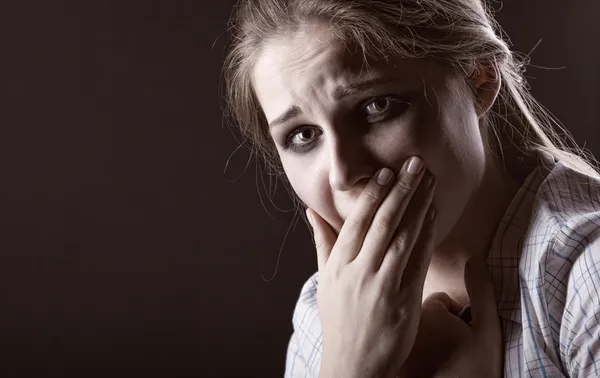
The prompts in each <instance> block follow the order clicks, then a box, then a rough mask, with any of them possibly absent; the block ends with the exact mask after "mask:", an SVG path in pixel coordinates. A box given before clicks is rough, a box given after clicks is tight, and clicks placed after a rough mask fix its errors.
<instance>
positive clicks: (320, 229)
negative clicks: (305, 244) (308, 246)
mask: <svg viewBox="0 0 600 378" xmlns="http://www.w3.org/2000/svg"><path fill="white" fill-rule="evenodd" d="M306 217H307V218H308V221H309V222H310V225H311V227H312V229H313V234H314V236H313V237H314V240H315V247H316V249H317V263H318V266H319V272H322V271H323V268H325V264H326V263H327V260H328V259H329V255H330V254H331V250H332V249H333V246H334V245H335V240H336V235H335V231H334V230H333V229H332V228H331V226H330V225H329V224H328V223H327V222H326V221H325V220H324V219H323V218H321V217H320V216H319V214H317V213H316V212H315V211H313V210H312V209H311V208H308V209H306Z"/></svg>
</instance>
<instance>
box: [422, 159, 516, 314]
mask: <svg viewBox="0 0 600 378" xmlns="http://www.w3.org/2000/svg"><path fill="white" fill-rule="evenodd" d="M486 165H487V166H486V169H485V173H484V175H483V178H482V181H481V185H480V186H479V188H478V189H477V190H476V191H475V192H474V193H473V196H472V197H471V198H470V200H469V201H468V203H467V205H466V207H465V210H464V212H463V214H462V216H461V218H460V219H459V221H458V223H457V224H456V225H455V227H454V228H453V229H452V231H451V232H450V234H449V235H448V237H447V238H446V239H445V240H444V241H443V243H442V244H440V245H439V246H438V248H437V249H436V251H435V253H434V255H433V257H432V260H431V265H430V267H429V271H428V273H427V279H426V281H425V288H424V293H423V297H424V298H426V297H427V296H428V295H429V294H431V293H433V292H438V291H443V292H446V293H447V294H448V295H450V297H452V299H454V300H455V301H457V302H458V303H460V304H461V305H465V304H467V303H468V302H469V296H468V295H467V291H466V287H465V283H464V267H465V264H466V262H467V260H469V258H471V257H474V256H476V257H481V258H486V257H487V255H488V253H489V250H490V246H491V242H492V240H493V238H494V235H495V233H496V229H497V228H498V225H499V224H500V221H501V220H502V217H503V215H504V213H505V211H506V208H507V207H508V205H509V204H510V202H511V200H512V198H513V197H514V195H515V194H516V192H517V191H518V189H519V187H520V184H519V182H517V180H515V179H514V178H513V177H512V176H511V175H510V174H509V173H508V172H507V171H506V169H505V168H504V166H503V164H502V162H501V161H499V160H498V159H496V158H491V159H489V160H488V162H487V163H486Z"/></svg>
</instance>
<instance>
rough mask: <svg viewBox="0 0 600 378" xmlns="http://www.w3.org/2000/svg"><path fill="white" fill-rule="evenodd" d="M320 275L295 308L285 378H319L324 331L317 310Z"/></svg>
mask: <svg viewBox="0 0 600 378" xmlns="http://www.w3.org/2000/svg"><path fill="white" fill-rule="evenodd" d="M317 284H318V274H317V273H315V274H314V275H313V276H312V277H310V278H309V279H308V281H307V282H306V283H305V284H304V286H303V287H302V290H301V292H300V297H299V298H298V302H297V303H296V307H295V309H294V315H293V318H292V323H293V326H294V332H293V334H292V336H291V338H290V341H289V343H288V349H287V355H286V363H285V378H317V377H318V376H319V367H320V364H321V355H322V344H323V337H322V330H321V321H320V319H319V314H318V307H317Z"/></svg>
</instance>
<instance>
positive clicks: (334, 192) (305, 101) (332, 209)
mask: <svg viewBox="0 0 600 378" xmlns="http://www.w3.org/2000/svg"><path fill="white" fill-rule="evenodd" d="M252 82H253V86H254V90H255V92H256V95H257V97H258V100H259V102H260V105H261V107H262V109H263V112H264V114H265V116H266V119H267V121H268V123H269V130H270V133H271V135H272V137H273V140H274V141H275V144H276V146H277V150H278V153H279V156H280V158H281V162H282V164H283V168H284V170H285V173H286V175H287V177H288V179H289V182H290V183H291V185H292V187H293V189H294V191H295V192H296V193H297V195H298V196H299V198H300V199H301V200H302V201H303V202H304V203H305V204H306V205H307V206H308V207H310V208H312V209H313V210H315V211H316V212H317V213H318V214H319V215H320V216H321V217H322V218H323V219H325V220H326V221H327V222H328V223H329V224H330V225H331V226H332V227H333V228H334V229H335V230H336V231H339V230H340V228H341V226H342V224H343V223H344V220H345V219H346V218H347V217H348V215H349V214H350V212H351V211H352V208H353V206H354V204H355V202H356V200H357V198H358V196H359V195H360V194H361V191H362V189H363V188H364V186H365V184H366V183H367V181H368V180H369V178H370V177H372V176H373V175H374V174H375V173H376V172H377V171H378V170H379V169H381V168H383V167H389V168H391V169H392V170H393V171H394V172H396V173H398V172H399V171H400V168H401V167H402V164H403V163H404V161H405V160H406V159H408V158H409V157H411V156H414V155H418V156H420V157H422V158H423V159H424V161H425V163H426V164H427V167H428V169H429V170H430V171H431V172H432V173H433V174H434V176H435V177H436V181H437V189H436V194H435V199H434V203H435V206H436V209H437V213H438V242H440V241H441V240H443V239H444V238H445V237H446V236H447V235H448V233H449V232H450V231H451V229H452V227H453V226H454V225H455V224H456V222H457V220H458V219H459V217H460V215H461V213H462V211H463V210H464V208H465V205H466V203H467V201H468V200H469V198H470V196H471V195H472V194H473V193H474V191H475V190H476V189H477V187H478V185H479V184H480V182H481V179H482V176H483V171H484V166H485V153H484V147H483V142H482V137H481V134H480V130H479V122H478V116H477V113H476V111H475V106H474V99H473V96H472V95H470V94H469V93H468V91H467V90H466V85H465V84H464V82H463V81H462V80H461V79H460V78H459V77H458V76H456V75H454V74H453V73H451V72H450V70H448V69H445V68H444V67H442V66H441V65H439V64H437V63H435V62H434V61H430V60H407V59H389V60H387V61H378V62H371V64H370V65H369V66H368V67H365V66H364V65H363V60H362V56H360V54H355V55H354V56H351V55H349V54H348V53H347V50H345V49H343V48H342V47H341V45H340V44H339V43H336V41H334V40H332V38H329V37H328V35H327V34H326V32H323V31H321V29H318V28H316V29H310V30H307V31H305V32H301V33H298V34H297V35H294V36H290V37H286V38H278V39H275V40H272V41H270V42H269V43H267V44H266V45H265V46H264V48H263V49H262V51H261V53H260V57H259V59H258V61H257V62H256V65H255V66H254V70H253V77H252Z"/></svg>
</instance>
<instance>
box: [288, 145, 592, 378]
mask: <svg viewBox="0 0 600 378" xmlns="http://www.w3.org/2000/svg"><path fill="white" fill-rule="evenodd" d="M539 162H540V164H539V165H538V168H537V169H535V170H534V171H533V172H532V173H531V174H530V175H529V176H528V177H527V179H526V180H525V182H524V183H523V185H522V187H521V188H520V189H519V191H518V192H517V194H516V195H515V197H514V199H513V200H512V201H511V203H510V205H509V207H508V208H507V210H506V213H505V214H504V217H503V219H502V221H501V223H500V225H499V227H498V230H497V232H496V235H495V237H494V239H493V241H492V246H491V250H490V253H489V257H488V267H489V268H490V271H491V273H492V275H493V278H494V283H495V287H496V299H497V301H498V314H499V316H500V321H501V325H502V333H503V342H504V348H505V349H504V353H505V354H504V359H505V366H504V376H505V377H600V324H599V321H600V178H595V177H588V176H586V175H583V174H580V173H578V172H576V171H574V170H572V169H570V168H568V167H567V166H566V165H564V164H563V163H561V162H555V161H554V160H553V159H552V158H550V157H548V156H543V155H541V157H540V161H539ZM317 286H318V274H316V273H315V274H314V275H313V276H312V277H310V278H309V279H308V281H307V282H306V283H305V284H304V286H303V287H302V290H301V293H300V298H299V300H298V302H297V305H296V308H295V310H294V315H293V320H292V322H293V325H294V333H293V334H292V336H291V339H290V341H289V345H288V350H287V358H286V371H285V377H287V378H305V377H318V372H319V365H320V362H321V355H322V351H323V349H322V333H321V323H320V321H319V314H318V310H317V296H316V294H317Z"/></svg>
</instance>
